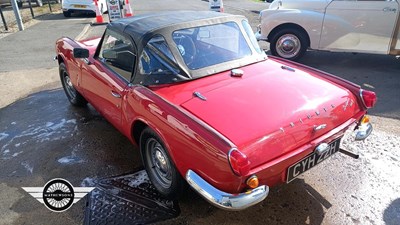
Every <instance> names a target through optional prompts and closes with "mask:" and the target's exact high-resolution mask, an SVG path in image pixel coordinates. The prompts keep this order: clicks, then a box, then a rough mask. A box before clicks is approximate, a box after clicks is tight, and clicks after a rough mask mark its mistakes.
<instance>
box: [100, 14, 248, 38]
mask: <svg viewBox="0 0 400 225" xmlns="http://www.w3.org/2000/svg"><path fill="white" fill-rule="evenodd" d="M238 17H241V18H244V17H243V16H237V15H231V14H226V13H219V12H213V11H165V12H157V13H149V14H142V15H138V16H133V17H129V18H123V19H119V20H117V21H114V22H112V23H110V24H109V25H108V27H112V29H114V30H117V31H120V32H125V33H128V34H129V35H131V36H132V37H133V38H134V39H136V40H138V39H140V38H141V37H142V36H143V35H145V34H147V33H150V32H152V31H156V30H159V29H162V28H165V27H171V26H175V27H178V28H179V27H187V26H189V25H192V26H196V21H200V20H207V19H214V20H221V22H223V21H227V20H229V19H233V18H238Z"/></svg>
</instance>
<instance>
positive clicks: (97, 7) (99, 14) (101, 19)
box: [91, 0, 106, 26]
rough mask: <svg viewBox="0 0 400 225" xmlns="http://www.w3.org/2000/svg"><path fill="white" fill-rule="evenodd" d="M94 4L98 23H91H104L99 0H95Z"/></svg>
mask: <svg viewBox="0 0 400 225" xmlns="http://www.w3.org/2000/svg"><path fill="white" fill-rule="evenodd" d="M94 5H95V7H96V23H92V24H91V25H92V26H94V25H103V24H106V23H104V20H103V16H102V15H101V13H100V10H99V5H98V4H97V0H94Z"/></svg>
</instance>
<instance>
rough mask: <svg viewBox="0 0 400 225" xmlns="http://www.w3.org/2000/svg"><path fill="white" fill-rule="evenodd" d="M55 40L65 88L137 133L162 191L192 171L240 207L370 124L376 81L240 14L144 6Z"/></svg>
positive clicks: (218, 200) (196, 180) (193, 178)
mask: <svg viewBox="0 0 400 225" xmlns="http://www.w3.org/2000/svg"><path fill="white" fill-rule="evenodd" d="M56 52H57V57H56V59H57V60H58V63H59V72H60V78H61V82H62V85H63V88H64V90H65V93H66V96H67V98H68V100H69V101H70V102H71V103H72V105H75V106H85V105H86V104H87V103H90V104H91V105H92V106H93V107H94V108H96V109H97V110H98V111H99V112H100V113H101V114H102V115H103V116H104V117H105V118H106V119H107V120H108V121H109V122H110V123H111V124H113V125H114V126H115V127H116V128H117V129H118V130H119V131H120V132H121V133H123V134H124V135H125V136H126V137H127V138H128V139H129V140H130V141H131V142H132V143H133V144H134V145H137V146H138V147H139V149H140V153H141V156H142V159H143V164H144V166H145V168H146V171H147V173H148V175H149V178H150V180H151V182H152V183H153V185H154V186H155V188H156V189H157V190H158V191H159V192H160V193H161V194H162V195H163V196H165V197H167V198H176V197H177V196H178V195H179V193H180V192H181V190H182V188H183V187H184V184H185V182H187V183H188V184H189V185H190V186H191V187H192V188H193V189H194V190H196V191H197V192H198V194H200V195H201V196H203V197H204V198H205V199H206V200H208V201H209V202H210V203H212V204H213V205H215V206H218V207H220V208H223V209H227V210H241V209H245V208H247V207H250V206H252V205H254V204H257V203H259V202H260V201H262V200H264V199H265V198H266V197H267V195H268V192H269V187H271V186H274V185H276V184H279V183H285V182H290V181H292V180H293V179H295V178H296V177H298V176H299V175H300V174H302V173H304V172H306V171H307V170H309V169H311V168H312V167H314V166H316V165H317V164H319V163H321V162H322V161H324V160H325V159H327V158H328V157H330V156H331V155H333V154H336V153H337V152H339V151H340V152H343V153H347V154H349V155H352V154H351V152H348V151H346V150H345V149H341V148H340V142H341V139H342V137H343V136H344V133H345V132H346V131H350V132H351V133H353V135H354V136H353V139H354V141H356V140H364V139H365V138H367V137H368V135H369V134H370V133H371V131H372V125H371V123H370V122H369V119H368V116H367V115H366V113H367V110H368V109H369V108H371V107H373V106H374V105H375V103H376V95H375V93H374V92H372V91H367V90H363V89H361V88H360V86H358V85H355V84H353V83H351V82H349V81H346V80H344V79H341V78H339V77H336V76H334V75H331V74H328V73H325V72H322V71H318V70H316V69H313V68H310V67H307V66H304V65H301V64H297V63H293V62H290V61H286V60H284V59H279V58H275V57H267V56H266V55H265V53H264V51H262V50H261V49H260V48H259V46H258V44H257V41H256V39H255V36H254V34H253V31H252V29H251V27H250V25H249V23H248V21H247V19H246V18H245V17H243V16H236V15H229V14H224V13H217V12H189V11H179V12H164V13H157V14H147V15H146V14H145V15H141V16H135V17H131V18H126V19H121V20H117V21H114V22H112V23H110V24H109V25H108V26H107V28H106V30H105V33H104V35H103V36H102V37H101V38H95V39H89V40H84V41H74V40H72V39H70V38H61V39H59V40H58V41H57V42H56ZM346 133H349V132H346ZM353 155H354V154H353ZM325 163H326V162H325Z"/></svg>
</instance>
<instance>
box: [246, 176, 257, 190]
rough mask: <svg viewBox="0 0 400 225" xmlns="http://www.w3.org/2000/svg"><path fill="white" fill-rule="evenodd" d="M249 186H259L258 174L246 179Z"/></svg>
mask: <svg viewBox="0 0 400 225" xmlns="http://www.w3.org/2000/svg"><path fill="white" fill-rule="evenodd" d="M246 184H247V186H249V187H250V188H256V187H258V184H259V182H258V177H257V176H256V175H253V176H251V177H249V178H248V179H247V181H246Z"/></svg>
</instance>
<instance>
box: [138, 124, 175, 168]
mask: <svg viewBox="0 0 400 225" xmlns="http://www.w3.org/2000/svg"><path fill="white" fill-rule="evenodd" d="M147 127H148V128H150V129H152V130H153V131H154V132H155V133H156V134H157V136H158V137H159V138H160V139H161V140H162V142H163V144H164V145H165V147H166V148H167V149H166V150H167V152H168V154H169V156H170V157H171V159H172V161H173V163H174V164H175V165H176V161H175V157H174V152H173V151H172V150H171V147H170V145H169V143H168V141H167V138H165V136H164V135H163V134H162V132H160V131H159V130H158V129H157V128H156V127H155V126H152V124H151V123H148V122H146V121H145V120H143V119H141V118H138V119H136V120H134V121H133V122H132V125H131V137H132V140H133V141H134V142H135V144H136V145H137V147H138V148H139V151H140V152H141V149H140V147H141V146H140V137H141V135H142V132H143V130H144V129H146V128H147Z"/></svg>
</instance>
